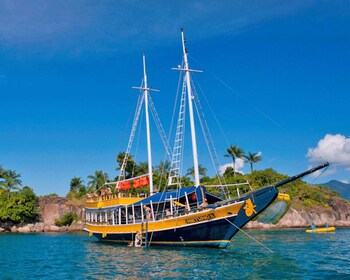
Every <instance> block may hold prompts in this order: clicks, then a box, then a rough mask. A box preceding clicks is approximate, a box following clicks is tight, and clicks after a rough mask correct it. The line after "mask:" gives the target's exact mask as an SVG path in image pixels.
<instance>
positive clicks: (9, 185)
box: [0, 169, 22, 199]
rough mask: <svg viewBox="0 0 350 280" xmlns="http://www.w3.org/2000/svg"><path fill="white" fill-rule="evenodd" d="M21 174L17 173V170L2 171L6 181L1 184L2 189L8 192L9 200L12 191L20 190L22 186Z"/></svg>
mask: <svg viewBox="0 0 350 280" xmlns="http://www.w3.org/2000/svg"><path fill="white" fill-rule="evenodd" d="M20 177H21V174H19V173H17V172H16V170H5V171H3V169H2V178H3V179H5V180H4V181H2V182H0V187H1V188H2V189H3V190H5V191H6V192H7V198H8V199H9V198H10V193H11V190H19V189H20V188H19V186H21V185H22V180H21V179H20Z"/></svg>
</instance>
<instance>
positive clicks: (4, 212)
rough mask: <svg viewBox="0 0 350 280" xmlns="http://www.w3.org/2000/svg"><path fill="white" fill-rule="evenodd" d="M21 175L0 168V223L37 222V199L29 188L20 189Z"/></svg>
mask: <svg viewBox="0 0 350 280" xmlns="http://www.w3.org/2000/svg"><path fill="white" fill-rule="evenodd" d="M20 177H21V175H20V174H18V173H17V172H16V171H15V170H6V169H4V168H3V167H2V166H0V223H1V224H3V223H8V224H25V223H32V222H36V221H37V220H38V197H37V196H36V195H35V193H34V192H33V190H32V189H31V188H30V187H27V186H26V187H23V188H22V189H21V188H20V185H21V184H22V181H21V180H20Z"/></svg>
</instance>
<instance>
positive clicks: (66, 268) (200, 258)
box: [0, 229, 350, 279]
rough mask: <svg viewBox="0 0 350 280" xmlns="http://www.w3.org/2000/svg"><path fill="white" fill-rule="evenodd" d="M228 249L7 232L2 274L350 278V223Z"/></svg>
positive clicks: (269, 234) (0, 253)
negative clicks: (331, 230) (327, 230)
mask: <svg viewBox="0 0 350 280" xmlns="http://www.w3.org/2000/svg"><path fill="white" fill-rule="evenodd" d="M246 232H247V233H248V234H249V235H251V236H252V237H254V238H255V239H257V240H259V241H260V242H262V243H263V244H264V245H265V246H267V247H268V248H270V249H271V250H272V251H273V252H272V253H271V252H270V251H268V250H267V249H265V248H263V247H262V246H260V245H258V244H257V243H256V242H255V241H253V240H251V239H250V238H248V237H247V236H246V235H244V234H241V233H240V234H238V235H236V236H235V238H234V239H233V241H232V242H231V244H230V246H229V247H228V248H227V249H224V250H222V249H207V248H189V247H188V248H176V249H175V248H164V247H150V248H148V249H144V248H129V247H127V246H123V245H114V244H112V245H109V244H105V243H99V242H97V241H96V240H95V239H94V238H93V237H88V236H87V235H86V234H84V233H76V234H71V233H55V234H54V233H45V234H44V233H40V234H0V279H175V278H176V279H247V278H248V279H328V278H331V277H332V278H333V279H350V229H337V231H336V232H335V233H325V234H309V233H305V231H304V230H301V229H288V230H269V231H266V230H265V231H262V230H248V231H246Z"/></svg>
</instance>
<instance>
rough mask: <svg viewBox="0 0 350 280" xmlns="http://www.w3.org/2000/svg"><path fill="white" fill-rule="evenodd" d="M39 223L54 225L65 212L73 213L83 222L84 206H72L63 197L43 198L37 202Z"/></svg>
mask: <svg viewBox="0 0 350 280" xmlns="http://www.w3.org/2000/svg"><path fill="white" fill-rule="evenodd" d="M39 206H40V216H41V221H42V222H43V223H44V224H45V225H49V226H51V225H54V224H55V221H56V220H59V219H62V217H63V215H64V214H65V213H67V212H73V213H75V214H76V215H77V216H78V217H79V218H80V220H82V221H84V220H85V208H84V205H81V204H74V203H73V202H72V201H70V200H69V199H68V198H64V197H43V198H41V199H40V202H39Z"/></svg>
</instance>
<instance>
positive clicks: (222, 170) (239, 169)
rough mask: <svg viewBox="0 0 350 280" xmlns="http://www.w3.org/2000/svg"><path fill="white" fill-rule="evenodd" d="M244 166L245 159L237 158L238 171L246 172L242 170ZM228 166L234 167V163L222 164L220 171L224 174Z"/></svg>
mask: <svg viewBox="0 0 350 280" xmlns="http://www.w3.org/2000/svg"><path fill="white" fill-rule="evenodd" d="M243 166H244V160H243V159H241V158H237V159H236V166H235V167H236V172H239V173H241V174H244V173H243V171H242V168H243ZM227 167H232V168H233V163H226V164H224V165H222V166H220V170H219V171H220V174H221V175H222V174H224V172H225V170H226V168H227Z"/></svg>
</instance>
